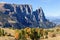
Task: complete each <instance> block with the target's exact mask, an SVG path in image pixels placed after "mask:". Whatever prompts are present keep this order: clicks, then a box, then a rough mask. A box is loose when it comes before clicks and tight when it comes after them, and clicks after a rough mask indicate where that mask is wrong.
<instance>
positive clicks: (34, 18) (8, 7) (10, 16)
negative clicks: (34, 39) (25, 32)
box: [0, 3, 55, 28]
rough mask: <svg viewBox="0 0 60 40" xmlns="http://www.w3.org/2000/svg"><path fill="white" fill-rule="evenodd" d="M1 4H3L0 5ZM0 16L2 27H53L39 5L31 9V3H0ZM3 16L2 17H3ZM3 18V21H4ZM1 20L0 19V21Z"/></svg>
mask: <svg viewBox="0 0 60 40" xmlns="http://www.w3.org/2000/svg"><path fill="white" fill-rule="evenodd" d="M2 5H3V6H2ZM0 14H2V16H0V18H2V19H1V20H3V22H2V24H3V25H2V26H3V27H14V28H25V27H41V28H51V27H54V26H55V25H53V23H52V22H49V21H48V20H47V19H46V18H45V15H44V12H43V10H42V8H41V7H40V8H39V9H37V10H36V11H33V8H32V6H31V5H28V4H21V5H17V4H7V3H5V4H2V3H1V4H0ZM3 16H4V17H3ZM4 20H5V21H4ZM0 22H1V21H0Z"/></svg>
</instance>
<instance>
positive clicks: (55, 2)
mask: <svg viewBox="0 0 60 40" xmlns="http://www.w3.org/2000/svg"><path fill="white" fill-rule="evenodd" d="M0 2H7V3H15V4H30V5H32V7H33V10H36V9H37V8H39V7H42V9H43V11H44V13H45V16H47V17H60V0H0Z"/></svg>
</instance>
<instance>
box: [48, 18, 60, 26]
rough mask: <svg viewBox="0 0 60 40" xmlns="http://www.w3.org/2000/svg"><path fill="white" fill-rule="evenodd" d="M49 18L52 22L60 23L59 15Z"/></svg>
mask: <svg viewBox="0 0 60 40" xmlns="http://www.w3.org/2000/svg"><path fill="white" fill-rule="evenodd" d="M47 19H48V20H50V21H51V22H54V23H56V24H57V25H60V18H59V17H47Z"/></svg>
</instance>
